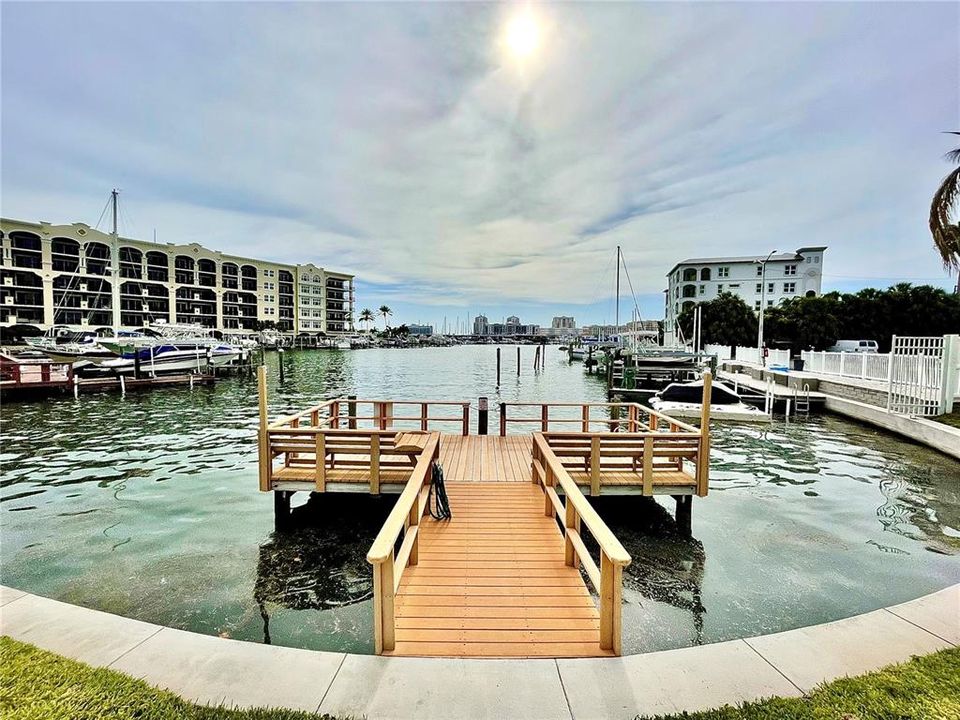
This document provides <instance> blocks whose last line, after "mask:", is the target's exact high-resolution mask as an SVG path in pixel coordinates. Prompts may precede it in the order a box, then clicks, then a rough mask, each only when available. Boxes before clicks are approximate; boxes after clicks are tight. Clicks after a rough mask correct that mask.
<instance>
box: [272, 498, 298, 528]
mask: <svg viewBox="0 0 960 720" xmlns="http://www.w3.org/2000/svg"><path fill="white" fill-rule="evenodd" d="M292 497H293V492H292V491H290V490H274V491H273V527H274V529H276V530H277V531H278V532H279V531H283V530H286V529H287V528H288V527H290V498H292Z"/></svg>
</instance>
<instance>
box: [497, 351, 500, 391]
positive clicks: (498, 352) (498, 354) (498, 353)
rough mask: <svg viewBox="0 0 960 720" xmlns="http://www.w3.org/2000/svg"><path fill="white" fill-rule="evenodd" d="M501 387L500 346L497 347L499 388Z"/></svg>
mask: <svg viewBox="0 0 960 720" xmlns="http://www.w3.org/2000/svg"><path fill="white" fill-rule="evenodd" d="M499 387H500V348H497V388H499Z"/></svg>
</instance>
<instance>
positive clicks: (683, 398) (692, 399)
mask: <svg viewBox="0 0 960 720" xmlns="http://www.w3.org/2000/svg"><path fill="white" fill-rule="evenodd" d="M659 398H660V399H661V400H663V401H664V402H679V403H700V402H702V401H703V380H695V381H693V382H688V383H670V384H669V385H667V386H666V387H665V388H664V389H663V390H662V391H660V394H659ZM740 402H742V400H741V399H740V396H739V395H737V394H736V393H735V392H734V391H733V390H731V389H730V388H729V387H728V386H726V385H724V384H723V383H722V382H718V381H716V380H715V381H714V382H713V386H712V387H711V388H710V403H711V404H712V405H736V404H737V403H740Z"/></svg>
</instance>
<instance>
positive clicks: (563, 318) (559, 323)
mask: <svg viewBox="0 0 960 720" xmlns="http://www.w3.org/2000/svg"><path fill="white" fill-rule="evenodd" d="M550 327H552V328H553V329H554V330H575V329H576V328H577V321H576V320H574V319H573V318H572V317H570V316H569V315H557V316H556V317H554V318H553V322H552V323H550Z"/></svg>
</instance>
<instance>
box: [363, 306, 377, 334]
mask: <svg viewBox="0 0 960 720" xmlns="http://www.w3.org/2000/svg"><path fill="white" fill-rule="evenodd" d="M375 319H376V315H374V314H373V310H371V309H370V308H364V309H363V310H361V311H360V322H361V323H363V324H364V325H366V329H367V330H369V329H370V323H372V322H373V321H374V320H375Z"/></svg>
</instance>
